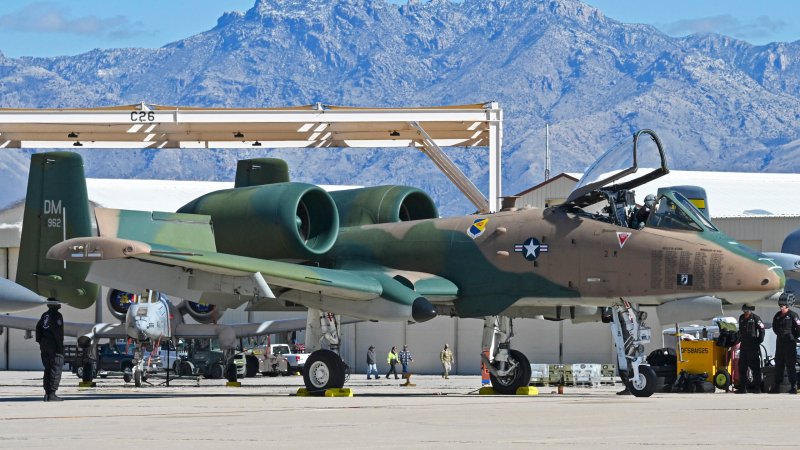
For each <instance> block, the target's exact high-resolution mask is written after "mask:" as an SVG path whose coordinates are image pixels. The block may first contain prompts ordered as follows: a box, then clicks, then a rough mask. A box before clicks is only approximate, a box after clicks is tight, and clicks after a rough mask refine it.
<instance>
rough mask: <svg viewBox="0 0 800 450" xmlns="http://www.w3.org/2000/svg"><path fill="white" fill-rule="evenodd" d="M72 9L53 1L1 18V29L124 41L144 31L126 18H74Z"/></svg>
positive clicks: (39, 3) (140, 25) (141, 26)
mask: <svg viewBox="0 0 800 450" xmlns="http://www.w3.org/2000/svg"><path fill="white" fill-rule="evenodd" d="M71 13H72V11H71V10H70V8H69V7H67V6H64V5H59V4H56V3H52V2H37V3H32V4H30V5H28V6H25V7H24V8H21V9H19V10H17V11H14V12H12V13H9V14H4V15H2V16H0V27H3V28H6V29H8V30H14V31H20V32H28V33H54V34H74V35H80V36H95V37H104V38H110V39H124V38H127V37H130V36H133V35H135V34H137V33H141V32H143V24H142V23H141V22H131V21H130V20H129V19H128V18H127V17H125V16H122V15H117V16H112V17H97V16H94V15H85V16H80V17H73V16H72V14H71Z"/></svg>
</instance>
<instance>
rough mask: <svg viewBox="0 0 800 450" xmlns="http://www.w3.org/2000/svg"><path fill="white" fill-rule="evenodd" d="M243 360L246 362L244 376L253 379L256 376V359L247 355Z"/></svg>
mask: <svg viewBox="0 0 800 450" xmlns="http://www.w3.org/2000/svg"><path fill="white" fill-rule="evenodd" d="M244 360H245V362H246V365H245V374H244V376H245V377H247V378H253V377H254V376H256V374H258V358H256V357H255V356H253V355H247V356H245V359H244Z"/></svg>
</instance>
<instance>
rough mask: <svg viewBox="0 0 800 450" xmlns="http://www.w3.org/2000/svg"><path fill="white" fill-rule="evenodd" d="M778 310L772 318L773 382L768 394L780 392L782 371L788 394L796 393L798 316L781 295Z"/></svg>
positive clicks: (799, 332) (799, 319)
mask: <svg viewBox="0 0 800 450" xmlns="http://www.w3.org/2000/svg"><path fill="white" fill-rule="evenodd" d="M778 306H779V307H780V311H778V312H777V313H776V314H775V318H773V319H772V331H774V332H775V334H776V335H777V339H776V341H775V384H774V385H773V386H772V389H770V390H769V393H770V394H777V393H780V385H781V383H782V382H783V371H784V370H786V373H787V374H788V377H789V385H790V386H791V387H790V388H789V394H796V393H797V372H796V370H797V369H796V368H795V364H796V362H797V338H798V337H800V317H798V315H797V313H796V312H794V311H790V310H789V301H788V300H787V298H786V297H784V296H783V295H782V296H781V297H780V299H779V300H778Z"/></svg>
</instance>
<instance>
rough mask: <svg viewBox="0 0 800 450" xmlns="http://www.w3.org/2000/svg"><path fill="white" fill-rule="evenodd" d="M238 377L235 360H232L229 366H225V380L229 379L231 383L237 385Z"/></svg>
mask: <svg viewBox="0 0 800 450" xmlns="http://www.w3.org/2000/svg"><path fill="white" fill-rule="evenodd" d="M236 377H237V373H236V363H234V362H233V360H231V362H229V363H228V365H227V366H225V379H227V380H228V381H229V382H231V383H235V382H236Z"/></svg>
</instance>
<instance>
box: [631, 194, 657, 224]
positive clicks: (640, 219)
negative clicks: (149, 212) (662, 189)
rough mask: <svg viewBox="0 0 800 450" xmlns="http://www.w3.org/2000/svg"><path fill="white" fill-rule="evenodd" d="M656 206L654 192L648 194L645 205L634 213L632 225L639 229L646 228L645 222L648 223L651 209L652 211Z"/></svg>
mask: <svg viewBox="0 0 800 450" xmlns="http://www.w3.org/2000/svg"><path fill="white" fill-rule="evenodd" d="M655 206H656V196H655V195H653V194H648V195H647V196H646V197H645V198H644V205H642V206H641V207H639V208H638V209H636V211H635V212H634V213H633V218H632V220H631V227H632V228H637V229H640V228H644V225H645V223H647V218H648V217H649V216H650V211H652V210H653V208H655Z"/></svg>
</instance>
